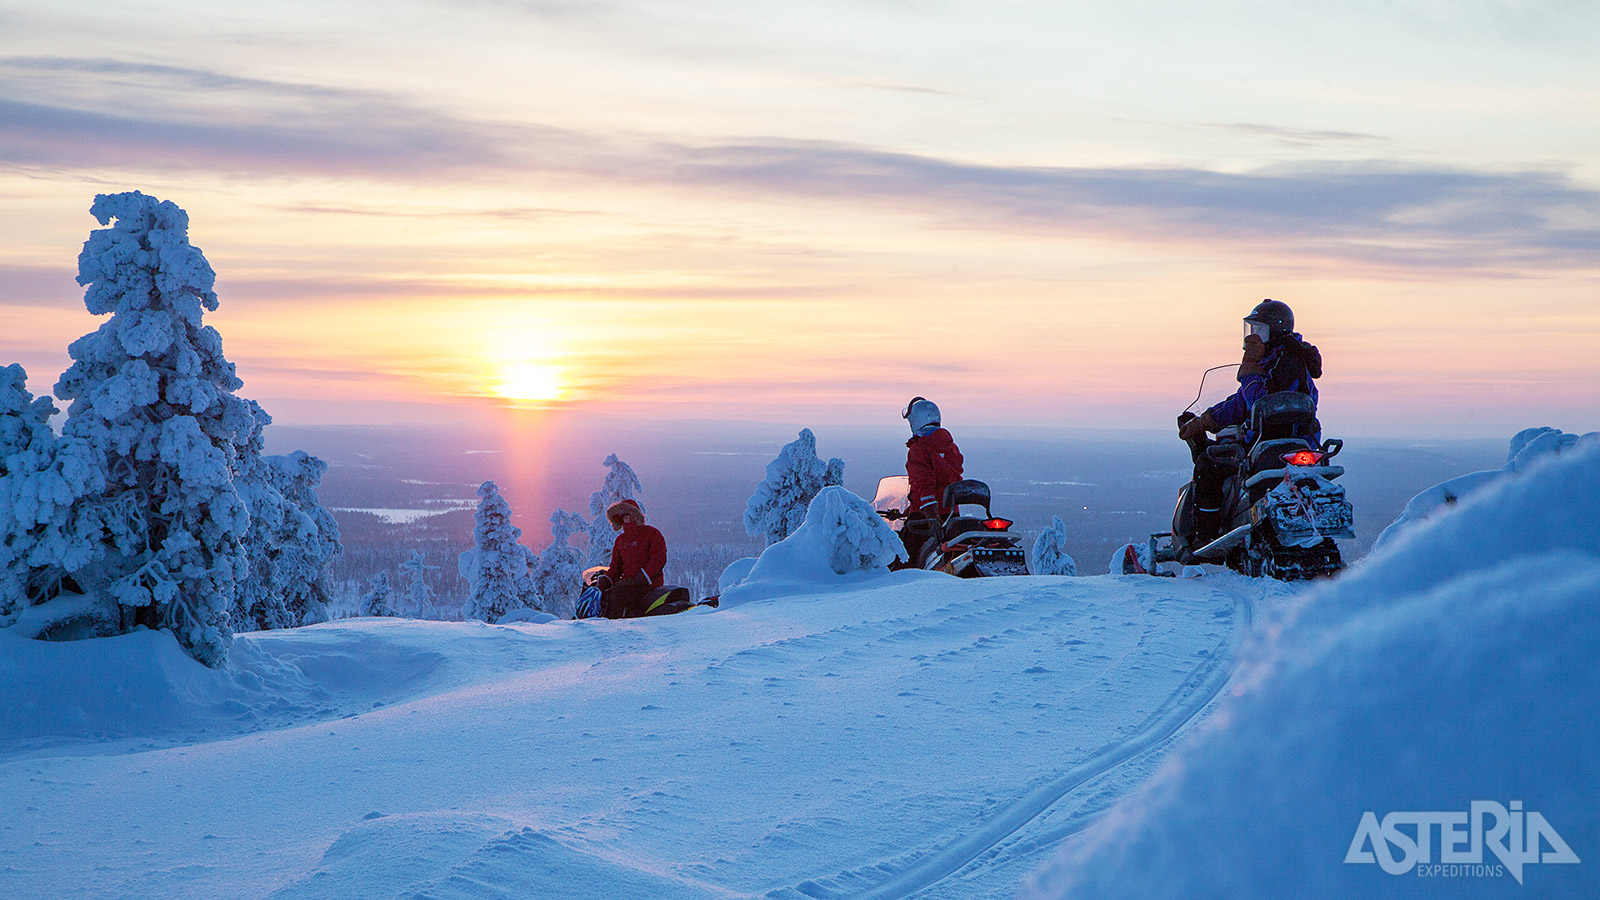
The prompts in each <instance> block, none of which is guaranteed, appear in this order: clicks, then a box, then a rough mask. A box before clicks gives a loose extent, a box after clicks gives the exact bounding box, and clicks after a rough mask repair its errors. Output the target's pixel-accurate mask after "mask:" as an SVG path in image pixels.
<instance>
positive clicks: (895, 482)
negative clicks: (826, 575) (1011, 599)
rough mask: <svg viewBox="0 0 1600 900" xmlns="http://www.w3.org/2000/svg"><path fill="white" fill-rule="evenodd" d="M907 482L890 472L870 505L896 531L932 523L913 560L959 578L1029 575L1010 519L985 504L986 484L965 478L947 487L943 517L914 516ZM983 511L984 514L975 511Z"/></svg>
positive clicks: (922, 565) (1026, 563)
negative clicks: (911, 515)
mask: <svg viewBox="0 0 1600 900" xmlns="http://www.w3.org/2000/svg"><path fill="white" fill-rule="evenodd" d="M910 496H911V485H910V481H909V479H907V478H906V476H904V475H890V476H888V477H886V478H882V479H879V481H878V494H877V496H876V497H875V498H874V499H873V501H872V506H873V508H874V509H876V510H877V511H878V515H880V516H883V517H884V518H885V519H887V520H888V522H889V527H891V528H893V529H894V530H895V531H896V532H898V531H900V529H902V528H931V529H932V532H931V533H930V536H929V539H928V540H926V541H924V542H923V544H922V550H921V552H920V553H918V554H917V559H914V560H912V561H911V562H912V564H913V565H915V566H916V568H919V569H930V570H932V571H936V572H946V573H948V574H951V575H955V576H956V577H958V578H984V577H989V576H994V575H1026V574H1028V557H1027V554H1025V553H1024V552H1023V551H1022V535H1020V534H1016V533H1014V532H1012V531H1011V526H1012V524H1013V523H1012V521H1011V520H1010V519H1002V518H1000V517H998V516H996V515H995V514H994V513H992V512H991V511H990V509H989V486H988V485H987V484H984V483H983V482H981V481H974V480H973V479H970V478H968V479H966V480H963V481H958V482H956V483H955V484H952V485H950V486H949V487H948V488H945V492H944V505H945V507H946V508H947V509H949V510H950V513H949V515H947V516H945V517H944V519H943V520H941V521H938V522H934V521H932V520H929V519H921V518H918V519H913V518H909V517H907V515H906V510H907V509H909V508H910V506H911V501H910ZM979 512H982V514H983V515H982V516H981V517H980V516H978V515H977V513H979Z"/></svg>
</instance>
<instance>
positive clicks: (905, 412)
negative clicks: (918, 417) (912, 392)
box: [900, 397, 928, 419]
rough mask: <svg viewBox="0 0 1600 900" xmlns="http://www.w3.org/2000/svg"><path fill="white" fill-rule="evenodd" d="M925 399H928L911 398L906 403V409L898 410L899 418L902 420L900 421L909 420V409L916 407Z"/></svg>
mask: <svg viewBox="0 0 1600 900" xmlns="http://www.w3.org/2000/svg"><path fill="white" fill-rule="evenodd" d="M926 399H928V398H927V397H912V398H911V399H910V400H909V401H908V402H907V403H906V408H905V409H902V410H900V418H902V419H909V418H911V407H913V406H916V405H917V404H918V403H921V402H922V401H923V400H926Z"/></svg>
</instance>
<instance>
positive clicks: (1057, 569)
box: [1031, 516, 1078, 575]
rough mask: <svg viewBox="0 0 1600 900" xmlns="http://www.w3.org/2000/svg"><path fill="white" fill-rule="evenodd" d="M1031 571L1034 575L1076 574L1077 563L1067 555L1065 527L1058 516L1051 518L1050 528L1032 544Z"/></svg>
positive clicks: (1042, 532)
mask: <svg viewBox="0 0 1600 900" xmlns="http://www.w3.org/2000/svg"><path fill="white" fill-rule="evenodd" d="M1031 570H1032V572H1033V574H1035V575H1076V574H1078V564H1077V562H1076V561H1074V560H1073V558H1072V557H1071V555H1069V554H1068V553H1067V525H1066V523H1065V522H1062V521H1061V517H1060V516H1052V517H1051V519H1050V527H1049V528H1046V529H1045V530H1043V531H1041V532H1039V538H1038V540H1036V541H1034V542H1033V565H1032V566H1031Z"/></svg>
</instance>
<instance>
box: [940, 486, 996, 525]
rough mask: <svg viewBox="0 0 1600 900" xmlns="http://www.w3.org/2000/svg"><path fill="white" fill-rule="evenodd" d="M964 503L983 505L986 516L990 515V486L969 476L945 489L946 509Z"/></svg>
mask: <svg viewBox="0 0 1600 900" xmlns="http://www.w3.org/2000/svg"><path fill="white" fill-rule="evenodd" d="M963 503H971V504H976V505H978V506H981V507H983V514H984V516H986V517H989V516H990V513H989V486H988V485H987V484H984V483H983V482H981V481H976V480H974V479H971V478H967V479H963V480H961V481H957V482H956V483H954V484H952V485H950V486H949V487H947V488H945V489H944V507H945V509H955V508H956V507H957V506H960V505H961V504H963Z"/></svg>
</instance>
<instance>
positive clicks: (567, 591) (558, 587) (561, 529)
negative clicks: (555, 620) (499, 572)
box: [533, 509, 609, 618]
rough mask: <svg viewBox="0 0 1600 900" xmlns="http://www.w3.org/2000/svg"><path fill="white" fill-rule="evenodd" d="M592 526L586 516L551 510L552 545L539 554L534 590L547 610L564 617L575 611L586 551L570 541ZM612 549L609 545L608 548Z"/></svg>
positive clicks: (561, 510)
mask: <svg viewBox="0 0 1600 900" xmlns="http://www.w3.org/2000/svg"><path fill="white" fill-rule="evenodd" d="M587 527H588V524H587V522H586V521H585V520H584V518H583V516H580V515H578V514H577V513H570V512H567V511H566V510H564V509H558V510H556V511H555V512H553V513H551V514H550V546H548V547H546V548H545V549H544V552H543V553H541V554H539V562H538V564H537V565H536V566H535V567H534V570H533V585H534V590H535V591H536V592H537V593H538V595H539V603H540V606H541V607H542V608H543V609H544V611H545V612H547V613H550V614H551V615H554V616H560V617H561V618H567V617H569V616H571V615H572V611H573V608H574V606H575V605H576V604H577V602H578V593H579V591H580V589H581V587H582V585H580V584H579V581H580V580H581V579H582V578H583V568H584V566H583V551H582V550H580V549H578V548H577V547H570V546H568V545H567V540H568V539H569V538H570V537H572V535H574V534H582V533H583V532H584V530H585V529H586V528H587ZM608 549H609V548H608Z"/></svg>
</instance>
